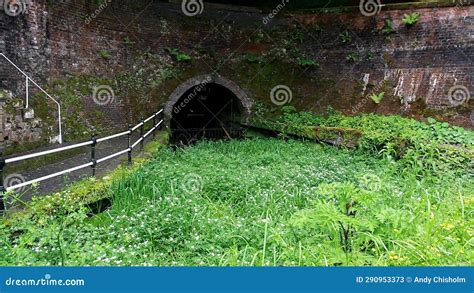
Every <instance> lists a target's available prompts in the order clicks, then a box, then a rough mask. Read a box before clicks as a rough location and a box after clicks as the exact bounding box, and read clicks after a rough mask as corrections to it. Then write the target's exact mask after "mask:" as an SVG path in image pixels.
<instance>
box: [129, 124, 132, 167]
mask: <svg viewBox="0 0 474 293" xmlns="http://www.w3.org/2000/svg"><path fill="white" fill-rule="evenodd" d="M128 164H129V165H131V164H132V124H128Z"/></svg>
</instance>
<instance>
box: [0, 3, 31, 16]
mask: <svg viewBox="0 0 474 293" xmlns="http://www.w3.org/2000/svg"><path fill="white" fill-rule="evenodd" d="M0 1H1V6H2V7H3V11H5V14H7V15H9V16H18V15H20V14H24V13H26V12H27V11H28V8H29V6H30V5H31V0H0Z"/></svg>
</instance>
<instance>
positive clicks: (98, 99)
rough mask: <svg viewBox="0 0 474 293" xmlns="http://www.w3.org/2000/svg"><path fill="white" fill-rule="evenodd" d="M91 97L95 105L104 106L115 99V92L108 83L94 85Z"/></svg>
mask: <svg viewBox="0 0 474 293" xmlns="http://www.w3.org/2000/svg"><path fill="white" fill-rule="evenodd" d="M92 99H93V100H94V103H96V104H97V105H99V106H105V105H108V104H111V103H113V102H114V101H115V93H114V90H113V89H112V88H111V87H110V86H108V85H101V86H96V87H94V93H93V96H92Z"/></svg>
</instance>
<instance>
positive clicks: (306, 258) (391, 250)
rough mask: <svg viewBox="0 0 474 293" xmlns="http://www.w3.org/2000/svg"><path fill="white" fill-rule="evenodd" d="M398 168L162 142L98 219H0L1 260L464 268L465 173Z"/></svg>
mask: <svg viewBox="0 0 474 293" xmlns="http://www.w3.org/2000/svg"><path fill="white" fill-rule="evenodd" d="M402 163H403V162H402V161H399V160H396V159H394V158H391V157H388V156H381V157H375V156H373V155H372V154H371V153H369V152H365V153H364V152H362V151H349V150H344V149H338V148H334V147H329V146H321V145H317V144H314V143H311V142H302V141H295V140H288V141H284V140H279V139H255V140H245V141H228V142H202V143H199V144H198V145H196V146H194V147H190V148H188V149H186V150H178V151H176V152H173V151H171V150H169V149H165V150H162V151H160V152H158V153H156V155H155V156H154V157H153V158H152V159H151V160H150V161H149V162H147V163H145V164H144V165H143V166H141V167H140V168H139V169H138V170H136V171H135V172H133V173H132V174H131V175H128V176H127V177H124V178H121V179H120V180H115V181H114V183H113V184H112V185H111V186H110V187H109V188H108V189H107V193H108V194H109V195H110V196H112V198H113V205H112V208H111V209H110V210H108V211H106V212H104V213H102V214H99V215H96V216H93V217H90V216H88V215H87V209H85V208H83V209H81V210H79V211H73V212H71V210H68V209H67V207H63V208H59V209H56V210H55V211H54V213H36V214H35V215H33V216H31V217H27V218H24V219H21V220H17V221H16V222H14V223H11V222H10V223H9V222H8V221H3V222H0V265H212V266H214V265H216V266H217V265H232V266H234V265H243V266H248V265H249V266H250V265H252V266H260V265H265V266H267V265H268V266H280V265H284V266H295V265H304V266H314V265H317V266H321V265H323V266H324V265H329V266H334V265H472V264H473V261H472V260H473V259H474V249H473V246H474V239H473V236H474V229H473V226H474V220H473V218H474V217H473V212H474V196H473V190H474V182H473V180H472V177H471V176H472V174H470V173H469V172H468V171H466V170H463V168H462V167H459V169H456V170H453V171H452V172H451V171H449V170H448V171H444V172H443V173H440V174H426V175H425V176H422V177H420V176H419V175H414V174H412V173H411V172H410V168H412V167H411V166H407V165H406V164H403V165H402ZM401 168H403V170H405V172H400V169H401Z"/></svg>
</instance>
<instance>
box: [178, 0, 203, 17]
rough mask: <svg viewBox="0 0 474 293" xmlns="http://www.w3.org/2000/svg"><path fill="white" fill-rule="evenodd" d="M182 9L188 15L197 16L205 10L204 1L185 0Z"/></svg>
mask: <svg viewBox="0 0 474 293" xmlns="http://www.w3.org/2000/svg"><path fill="white" fill-rule="evenodd" d="M181 10H182V11H183V13H184V15H186V16H191V17H192V16H196V15H199V14H202V12H203V11H204V2H203V1H202V0H183V2H182V3H181Z"/></svg>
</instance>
